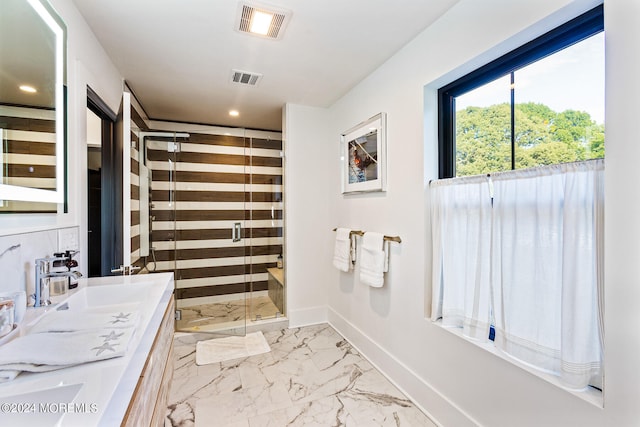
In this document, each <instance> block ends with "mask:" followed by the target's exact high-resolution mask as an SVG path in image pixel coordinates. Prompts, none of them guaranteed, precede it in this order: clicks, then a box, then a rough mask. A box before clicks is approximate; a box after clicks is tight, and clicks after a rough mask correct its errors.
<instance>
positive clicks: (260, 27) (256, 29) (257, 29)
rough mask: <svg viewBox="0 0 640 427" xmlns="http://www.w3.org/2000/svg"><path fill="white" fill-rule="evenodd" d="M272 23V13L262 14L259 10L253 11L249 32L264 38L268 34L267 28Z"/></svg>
mask: <svg viewBox="0 0 640 427" xmlns="http://www.w3.org/2000/svg"><path fill="white" fill-rule="evenodd" d="M271 21H273V13H268V12H263V11H261V10H254V11H253V15H252V16H251V25H250V26H249V31H251V32H252V33H255V34H260V35H262V36H266V35H267V33H269V27H270V26H271Z"/></svg>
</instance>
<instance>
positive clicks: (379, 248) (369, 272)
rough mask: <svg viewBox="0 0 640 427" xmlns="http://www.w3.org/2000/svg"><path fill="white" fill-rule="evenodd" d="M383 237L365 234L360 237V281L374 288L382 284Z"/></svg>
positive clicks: (383, 269) (375, 234)
mask: <svg viewBox="0 0 640 427" xmlns="http://www.w3.org/2000/svg"><path fill="white" fill-rule="evenodd" d="M383 243H384V235H383V234H380V233H372V232H369V231H368V232H366V233H364V236H363V237H362V251H361V253H360V281H361V282H362V283H364V284H367V285H369V286H372V287H374V288H380V287H382V285H383V284H384V271H385V258H386V256H385V251H384V250H383Z"/></svg>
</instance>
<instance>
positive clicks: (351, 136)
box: [341, 113, 387, 194]
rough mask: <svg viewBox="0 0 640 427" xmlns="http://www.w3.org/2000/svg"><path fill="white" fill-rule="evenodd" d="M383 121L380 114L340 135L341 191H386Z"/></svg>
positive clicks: (385, 124) (385, 147) (385, 130)
mask: <svg viewBox="0 0 640 427" xmlns="http://www.w3.org/2000/svg"><path fill="white" fill-rule="evenodd" d="M386 122H387V115H386V113H379V114H376V115H375V116H373V117H371V118H370V119H369V120H366V121H364V122H362V123H360V124H358V125H357V126H354V127H352V128H351V129H349V130H348V131H346V132H344V133H343V134H342V135H341V146H342V156H341V157H342V159H343V168H342V193H343V194H345V193H357V192H365V191H386V185H387V183H386V181H387V177H386V174H387V165H386V161H387V158H386V157H387V156H386V154H387V138H386V132H387V123H386Z"/></svg>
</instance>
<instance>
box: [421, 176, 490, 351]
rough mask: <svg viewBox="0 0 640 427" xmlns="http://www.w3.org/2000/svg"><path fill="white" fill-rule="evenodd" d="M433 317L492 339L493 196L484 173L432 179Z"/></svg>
mask: <svg viewBox="0 0 640 427" xmlns="http://www.w3.org/2000/svg"><path fill="white" fill-rule="evenodd" d="M431 208H432V209H431V218H432V219H431V221H432V235H433V242H434V244H433V251H434V253H433V259H434V264H433V282H432V283H433V307H432V311H431V313H432V315H431V317H432V319H433V320H436V319H438V318H442V323H443V325H445V326H452V327H461V328H462V332H463V334H465V335H466V336H468V337H471V338H474V339H478V340H487V339H488V337H489V326H490V292H489V279H490V277H489V267H490V263H489V260H490V258H489V255H490V251H491V245H490V242H491V198H490V196H489V185H488V184H487V180H486V178H485V177H470V178H456V179H451V180H439V181H433V182H432V183H431Z"/></svg>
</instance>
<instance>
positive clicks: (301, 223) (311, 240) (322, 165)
mask: <svg viewBox="0 0 640 427" xmlns="http://www.w3.org/2000/svg"><path fill="white" fill-rule="evenodd" d="M283 116H284V123H283V135H282V136H283V143H284V150H285V163H284V189H285V190H284V191H285V197H284V203H285V214H284V215H285V230H284V233H285V236H284V238H285V251H286V253H285V257H284V259H285V262H286V266H285V267H286V268H285V274H286V281H285V283H286V284H287V307H288V308H287V316H288V318H289V324H290V325H291V326H302V325H307V324H312V323H318V322H324V321H326V313H327V310H326V307H327V302H328V299H327V294H328V287H329V285H330V281H329V280H328V276H329V273H330V269H331V259H332V256H333V252H332V251H328V250H327V249H326V248H327V246H331V245H332V241H333V240H332V238H333V235H332V231H331V230H332V228H334V227H336V224H334V223H332V221H331V220H332V217H333V215H330V210H331V206H330V204H329V197H328V196H329V188H330V187H329V186H328V185H327V181H329V182H330V181H331V180H332V178H331V172H330V171H331V169H332V166H331V161H332V159H333V157H334V154H337V153H338V148H337V147H334V148H335V150H333V151H332V150H330V149H328V148H327V145H331V142H332V139H333V135H332V133H331V132H330V131H329V130H328V129H327V122H328V121H329V120H328V117H327V113H326V111H325V110H322V109H318V108H310V107H303V106H298V105H291V104H289V105H287V106H286V108H285V111H284V113H283ZM331 247H332V248H333V246H331Z"/></svg>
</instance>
